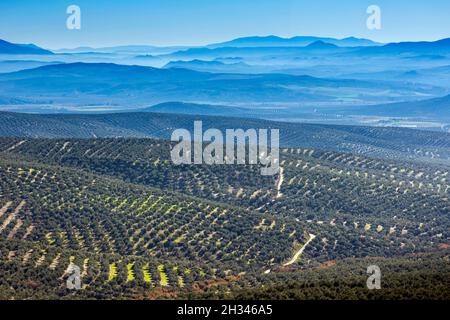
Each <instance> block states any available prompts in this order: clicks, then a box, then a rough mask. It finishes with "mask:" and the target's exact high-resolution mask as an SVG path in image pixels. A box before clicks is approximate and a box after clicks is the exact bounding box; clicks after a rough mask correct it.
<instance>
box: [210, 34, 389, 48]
mask: <svg viewBox="0 0 450 320" xmlns="http://www.w3.org/2000/svg"><path fill="white" fill-rule="evenodd" d="M317 41H321V42H325V43H329V44H333V45H336V46H339V47H365V46H378V45H381V43H377V42H374V41H372V40H368V39H359V38H355V37H348V38H344V39H336V38H327V37H309V36H297V37H292V38H282V37H277V36H266V37H244V38H238V39H234V40H231V41H227V42H221V43H215V44H210V45H208V46H207V47H208V48H220V47H285V46H286V47H306V46H308V45H310V44H312V43H314V42H317Z"/></svg>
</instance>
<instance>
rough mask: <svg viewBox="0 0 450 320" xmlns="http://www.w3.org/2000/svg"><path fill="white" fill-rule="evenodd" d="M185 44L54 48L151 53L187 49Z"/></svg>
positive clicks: (80, 50)
mask: <svg viewBox="0 0 450 320" xmlns="http://www.w3.org/2000/svg"><path fill="white" fill-rule="evenodd" d="M187 48H188V47H185V46H170V47H158V46H149V45H128V46H114V47H101V48H93V47H77V48H63V49H58V50H55V52H57V53H86V52H91V53H92V52H95V53H130V54H132V53H134V54H136V53H147V52H148V53H153V54H166V53H170V52H175V51H179V50H183V49H187Z"/></svg>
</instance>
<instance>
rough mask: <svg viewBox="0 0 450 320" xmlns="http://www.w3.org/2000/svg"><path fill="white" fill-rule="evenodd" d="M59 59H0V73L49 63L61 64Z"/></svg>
mask: <svg viewBox="0 0 450 320" xmlns="http://www.w3.org/2000/svg"><path fill="white" fill-rule="evenodd" d="M61 63H62V62H59V61H50V62H47V61H36V60H4V61H0V73H7V72H15V71H20V70H25V69H33V68H38V67H42V66H47V65H51V64H61Z"/></svg>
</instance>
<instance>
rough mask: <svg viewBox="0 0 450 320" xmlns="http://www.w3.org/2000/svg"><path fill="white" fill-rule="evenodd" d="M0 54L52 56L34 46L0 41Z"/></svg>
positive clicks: (47, 51) (48, 52)
mask: <svg viewBox="0 0 450 320" xmlns="http://www.w3.org/2000/svg"><path fill="white" fill-rule="evenodd" d="M0 54H53V52H51V51H49V50H45V49H42V48H39V47H38V46H35V45H34V44H17V43H11V42H8V41H5V40H1V39H0Z"/></svg>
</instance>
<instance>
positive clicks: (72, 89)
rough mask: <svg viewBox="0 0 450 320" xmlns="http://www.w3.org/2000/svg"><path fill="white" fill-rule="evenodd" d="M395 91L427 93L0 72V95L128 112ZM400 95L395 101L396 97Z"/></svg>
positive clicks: (59, 69) (100, 68)
mask: <svg viewBox="0 0 450 320" xmlns="http://www.w3.org/2000/svg"><path fill="white" fill-rule="evenodd" d="M317 88H320V90H319V91H317ZM394 89H396V90H399V92H400V93H401V94H405V95H406V96H409V93H408V92H410V91H411V92H416V91H418V90H420V92H422V91H423V93H428V92H429V90H430V89H429V88H420V89H417V88H413V87H409V86H408V85H403V84H398V85H397V84H393V83H389V82H380V81H378V82H371V81H364V80H346V79H323V78H314V77H310V76H292V75H286V74H232V73H230V74H220V73H219V74H215V73H206V72H198V71H193V70H187V69H175V68H172V69H157V68H150V67H142V66H125V65H116V64H108V63H67V64H57V65H49V66H43V67H39V68H35V69H28V70H23V71H19V72H14V73H7V74H0V97H2V96H3V97H14V98H16V99H22V100H28V101H29V100H34V101H35V103H37V104H39V103H46V104H61V103H70V104H76V105H80V104H91V105H95V104H100V105H108V104H110V105H114V104H121V105H124V106H127V107H129V108H131V107H140V106H142V105H143V104H146V105H149V104H156V103H161V102H168V101H174V100H175V101H186V102H201V101H203V102H208V103H210V102H211V101H214V103H221V102H223V103H226V104H228V103H233V102H234V103H249V102H258V103H261V102H296V103H298V102H300V101H310V102H311V101H335V100H336V99H338V98H339V97H340V96H341V95H344V94H346V92H347V94H350V92H354V91H355V90H356V91H357V92H359V93H358V95H359V97H360V98H361V99H363V98H364V99H365V98H367V99H373V98H372V97H373V94H374V92H376V90H380V92H385V91H386V90H394ZM365 92H367V96H366V95H365V94H364V93H365ZM399 92H397V93H396V99H398V100H397V101H399V100H400V99H401V96H399V94H398V93H399ZM375 98H376V99H378V95H376V96H375ZM380 98H381V100H376V101H380V102H383V101H392V100H389V99H390V97H389V96H387V95H386V94H385V95H384V96H380ZM386 99H388V100H386Z"/></svg>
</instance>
